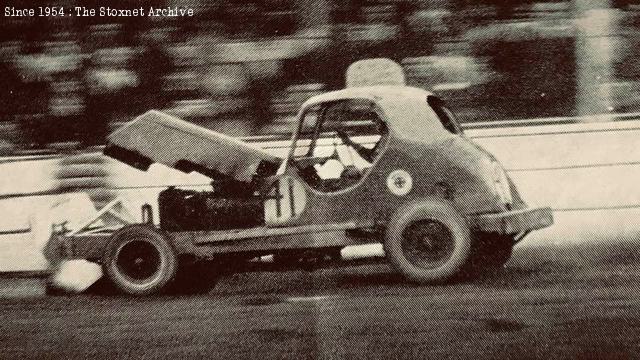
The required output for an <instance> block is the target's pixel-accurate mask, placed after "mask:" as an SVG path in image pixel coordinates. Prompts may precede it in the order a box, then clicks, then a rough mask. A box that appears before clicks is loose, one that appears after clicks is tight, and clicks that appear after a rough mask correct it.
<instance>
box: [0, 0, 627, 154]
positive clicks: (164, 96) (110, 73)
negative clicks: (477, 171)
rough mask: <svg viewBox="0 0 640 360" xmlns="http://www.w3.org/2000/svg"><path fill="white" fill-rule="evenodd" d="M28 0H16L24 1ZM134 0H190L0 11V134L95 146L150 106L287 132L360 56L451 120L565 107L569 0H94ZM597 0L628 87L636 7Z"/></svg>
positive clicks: (569, 96)
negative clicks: (386, 65) (440, 103)
mask: <svg viewBox="0 0 640 360" xmlns="http://www.w3.org/2000/svg"><path fill="white" fill-rule="evenodd" d="M31 2H32V3H33V4H30V3H31ZM31 2H29V1H21V4H20V5H21V6H24V7H28V6H31V7H36V6H38V4H37V2H35V1H31ZM116 3H118V4H116ZM141 3H144V4H145V6H151V5H153V6H184V7H189V8H192V9H193V10H194V13H195V16H194V17H136V18H125V17H122V18H114V17H110V18H100V17H81V18H77V17H72V16H70V17H61V18H57V17H33V18H9V17H4V18H3V22H2V24H1V25H0V28H2V31H0V33H1V34H2V35H0V67H1V69H0V77H1V80H0V84H1V85H2V87H1V88H0V145H1V144H2V143H5V144H12V145H11V146H12V147H19V148H39V147H44V146H46V145H47V144H48V143H52V142H66V141H74V142H80V143H82V144H84V145H99V144H102V143H103V141H104V137H105V135H106V134H107V133H108V132H109V131H110V129H112V128H113V127H116V126H118V124H120V123H122V122H125V121H129V120H131V119H132V118H133V117H135V116H136V115H138V114H141V113H143V112H145V111H147V110H149V109H162V110H164V111H168V112H170V113H173V114H175V115H177V116H180V117H182V118H185V119H187V120H189V121H193V122H195V123H198V124H200V125H203V126H207V127H209V128H212V129H216V130H219V131H223V132H226V133H230V134H232V135H249V134H264V133H282V132H288V131H290V128H289V125H290V122H291V119H292V116H293V114H294V112H295V110H296V109H297V107H298V106H299V105H300V104H301V103H302V102H303V101H304V100H305V99H307V98H308V97H310V96H312V95H315V94H318V93H320V92H323V91H326V90H331V89H336V88H341V87H342V86H343V85H344V72H345V70H346V68H347V66H348V65H349V64H350V63H352V62H353V61H356V60H359V59H363V58H370V57H389V58H391V59H394V60H396V61H398V62H400V63H401V64H403V66H404V68H405V71H406V72H407V75H408V79H409V83H410V84H411V85H414V86H420V87H424V88H427V89H431V90H433V91H436V92H438V93H440V94H442V95H443V97H444V98H446V99H447V100H448V101H449V102H450V103H452V104H451V107H452V108H454V109H456V110H457V111H458V113H459V115H460V117H461V118H462V120H463V121H489V120H500V119H514V118H526V117H539V116H567V115H572V114H574V112H575V109H574V108H575V106H574V102H575V94H576V60H575V51H574V48H575V46H574V45H575V41H576V36H575V31H576V30H575V26H574V20H575V9H574V8H573V6H572V2H571V1H552V2H533V1H526V0H514V1H508V2H507V1H498V0H494V1H490V0H483V1H470V0H439V1H437V0H431V1H428V0H349V1H339V0H262V1H244V0H232V1H215V2H208V1H200V0H165V1H163V0H158V1H142V2H140V1H133V0H131V1H119V2H116V1H114V2H109V5H110V6H112V7H119V8H127V7H129V8H135V7H139V6H140V4H141ZM51 5H58V6H68V7H72V6H74V5H76V4H73V3H72V2H70V1H58V2H57V3H56V4H51ZM83 5H85V6H87V7H91V6H93V7H98V6H100V5H101V4H99V1H97V0H93V1H84V2H83ZM612 6H614V7H616V8H619V10H620V11H621V12H622V11H624V15H621V16H624V21H623V22H622V24H623V26H624V29H625V31H627V32H628V36H627V35H625V36H626V37H624V39H627V40H624V41H628V42H629V43H628V44H627V43H624V44H627V45H628V46H622V47H621V48H623V49H626V50H625V51H622V52H620V53H618V55H617V56H618V59H617V62H616V68H615V71H616V78H618V79H621V80H620V81H618V82H616V83H615V84H605V85H606V86H612V87H614V88H620V86H622V87H623V88H624V89H625V92H628V91H629V90H628V89H627V87H630V88H634V86H635V84H636V82H637V80H638V78H640V64H637V62H638V60H635V59H636V58H638V56H637V55H638V54H637V53H636V52H637V51H636V50H635V49H636V48H640V47H638V46H635V45H636V43H637V41H635V37H634V34H635V29H636V27H637V26H638V24H639V23H640V21H638V20H636V18H638V19H640V16H637V15H636V12H635V5H634V4H633V3H631V2H630V1H615V2H614V3H613V5H612ZM639 39H640V38H639ZM629 44H630V45H629ZM621 84H622V85H621ZM625 86H626V87H625ZM633 91H635V90H633ZM625 99H626V98H625ZM627 102H628V101H627ZM624 106H626V107H625V108H624V109H622V107H621V108H620V109H613V110H615V111H617V110H620V111H622V110H625V111H628V110H630V109H631V110H632V109H634V106H635V102H633V101H631V102H630V103H629V104H626V105H624ZM609 110H612V109H609Z"/></svg>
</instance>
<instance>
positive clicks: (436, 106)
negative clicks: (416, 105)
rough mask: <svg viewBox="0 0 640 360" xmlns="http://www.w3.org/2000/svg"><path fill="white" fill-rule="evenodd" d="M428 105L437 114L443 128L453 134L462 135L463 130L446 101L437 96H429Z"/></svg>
mask: <svg viewBox="0 0 640 360" xmlns="http://www.w3.org/2000/svg"><path fill="white" fill-rule="evenodd" d="M427 103H428V104H429V106H430V107H431V109H433V111H434V112H435V113H436V115H437V116H438V119H439V120H440V122H441V123H442V126H444V128H445V129H447V131H449V132H450V133H452V134H462V128H461V127H460V124H459V123H458V120H457V119H456V116H455V115H454V114H453V112H451V110H449V109H448V108H447V106H446V104H445V102H444V100H442V99H440V98H438V97H435V96H428V97H427Z"/></svg>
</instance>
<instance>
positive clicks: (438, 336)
mask: <svg viewBox="0 0 640 360" xmlns="http://www.w3.org/2000/svg"><path fill="white" fill-rule="evenodd" d="M639 250H640V244H636V243H631V242H624V243H620V242H617V243H600V244H597V243H596V244H594V243H593V242H591V243H590V244H589V245H572V246H563V247H551V246H548V247H527V248H517V249H516V252H515V254H514V257H513V258H512V260H511V261H510V262H509V263H508V265H507V267H506V269H505V270H504V272H502V273H501V274H497V275H492V276H489V277H485V278H483V279H479V280H477V281H475V282H473V283H467V284H457V285H452V286H416V285H411V284H407V283H405V282H404V281H403V280H402V279H401V278H400V277H399V276H397V275H395V274H394V273H393V272H392V271H391V270H390V269H389V268H388V267H387V266H386V265H373V266H372V265H368V266H360V267H349V268H342V269H331V270H322V271H316V272H313V273H306V272H288V273H250V274H238V275H234V276H231V277H229V278H226V279H225V280H223V281H222V282H221V283H220V284H219V285H218V287H217V288H216V289H215V290H214V291H212V292H211V293H210V294H208V295H199V296H183V297H155V298H145V299H131V298H124V297H107V296H99V295H69V296H57V297H52V296H48V297H47V296H44V295H43V294H42V287H41V286H40V280H34V279H8V278H5V279H0V297H2V298H1V299H0V320H1V321H0V354H1V355H0V357H2V358H7V359H17V358H38V359H46V358H98V359H102V358H112V357H122V358H124V357H127V358H157V357H175V358H177V357H180V358H195V357H207V358H211V359H231V358H250V359H256V358H259V359H281V358H291V359H315V358H332V359H341V358H362V359H371V358H379V359H390V358H418V359H426V358H476V359H484V358H487V359H498V358H504V359H530V358H540V359H546V358H579V359H598V358H607V359H616V358H618V359H628V358H637V357H638V356H640V346H639V345H638V343H639V341H640V299H639V298H640V251H639Z"/></svg>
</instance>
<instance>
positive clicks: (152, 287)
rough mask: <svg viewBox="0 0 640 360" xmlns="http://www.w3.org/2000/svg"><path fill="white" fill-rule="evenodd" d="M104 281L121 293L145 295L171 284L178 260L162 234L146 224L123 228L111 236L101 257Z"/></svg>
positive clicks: (157, 291) (159, 290)
mask: <svg viewBox="0 0 640 360" xmlns="http://www.w3.org/2000/svg"><path fill="white" fill-rule="evenodd" d="M102 268H103V271H104V274H105V275H106V277H107V279H108V280H109V282H110V283H112V284H113V286H114V287H115V288H116V289H117V290H119V291H120V292H122V293H124V294H127V295H133V296H145V295H153V294H158V293H160V292H162V291H164V290H165V289H166V288H167V286H168V285H169V284H170V283H171V282H172V281H173V279H174V277H175V275H176V271H177V268H178V258H177V255H176V252H175V250H174V249H173V246H172V245H171V243H170V242H169V240H168V239H167V238H166V236H164V234H163V233H162V232H160V231H159V230H156V229H155V228H153V227H150V226H147V225H130V226H126V227H124V228H122V229H120V230H118V231H117V232H116V233H114V234H113V235H112V236H111V240H110V241H109V244H108V245H107V248H106V249H105V252H104V255H103V257H102Z"/></svg>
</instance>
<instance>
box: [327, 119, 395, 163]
mask: <svg viewBox="0 0 640 360" xmlns="http://www.w3.org/2000/svg"><path fill="white" fill-rule="evenodd" d="M376 127H377V130H378V134H380V135H383V134H384V133H385V130H384V124H383V123H382V122H379V121H376ZM336 133H337V134H338V136H339V137H340V139H341V140H342V142H343V143H344V144H345V145H347V146H351V147H352V148H353V149H354V150H355V151H356V152H357V153H358V155H360V157H362V158H363V159H365V160H366V161H367V162H369V163H373V160H375V158H376V155H377V153H378V146H379V145H380V144H381V143H382V141H378V142H377V143H376V145H375V146H374V147H372V148H371V149H369V148H367V147H364V146H362V145H360V144H358V143H356V142H355V141H353V140H351V138H349V135H347V133H346V132H344V131H342V130H336Z"/></svg>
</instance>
